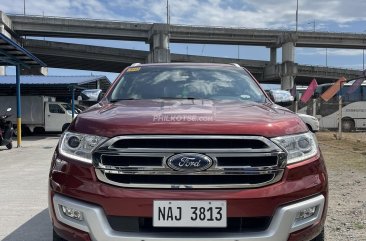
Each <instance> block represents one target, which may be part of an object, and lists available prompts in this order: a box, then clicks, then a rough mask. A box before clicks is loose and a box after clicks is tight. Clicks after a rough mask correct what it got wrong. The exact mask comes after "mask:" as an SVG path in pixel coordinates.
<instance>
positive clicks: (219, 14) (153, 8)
mask: <svg viewBox="0 0 366 241" xmlns="http://www.w3.org/2000/svg"><path fill="white" fill-rule="evenodd" d="M24 3H25V12H26V14H27V15H40V16H42V15H44V16H60V17H73V18H89V19H108V20H121V21H134V22H150V23H165V22H166V3H167V0H0V11H3V12H5V13H9V14H24ZM169 5H170V9H171V10H170V15H171V19H170V22H171V24H182V25H200V26H202V25H207V26H222V27H240V28H260V29H284V30H294V29H295V28H296V0H169ZM364 9H366V1H365V0H352V1H350V0H299V22H298V28H299V30H304V31H314V30H315V31H324V32H354V33H365V34H366V14H365V13H364V11H363V10H364ZM46 40H50V41H60V42H70V43H83V44H90V45H98V46H107V47H118V48H130V49H137V50H148V45H146V44H145V43H142V42H131V41H108V40H85V39H60V38H46ZM170 49H171V52H172V53H183V54H195V55H204V56H218V57H228V58H241V59H257V60H269V49H266V48H264V47H249V46H222V45H207V44H206V45H204V44H171V45H170ZM277 55H278V56H277V58H278V59H277V60H278V61H280V60H281V49H278V54H277ZM363 55H364V52H363V50H347V49H327V50H325V49H316V48H296V54H295V61H296V62H297V63H299V64H307V65H321V66H326V65H327V66H329V67H341V68H351V69H363V68H364V64H363V62H364V61H363V60H364V57H363ZM121 70H122V69H121ZM13 72H14V69H13V68H8V69H7V74H13ZM90 74H93V75H98V74H102V75H106V76H107V77H108V78H109V79H110V80H112V81H113V80H114V78H115V77H116V75H117V74H115V73H104V72H96V71H78V70H65V69H54V68H49V75H90Z"/></svg>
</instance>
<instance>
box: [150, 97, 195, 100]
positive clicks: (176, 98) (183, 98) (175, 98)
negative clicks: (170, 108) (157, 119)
mask: <svg viewBox="0 0 366 241" xmlns="http://www.w3.org/2000/svg"><path fill="white" fill-rule="evenodd" d="M157 99H162V100H197V99H198V98H195V97H159V98H157Z"/></svg>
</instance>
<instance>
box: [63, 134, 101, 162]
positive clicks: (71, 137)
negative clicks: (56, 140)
mask: <svg viewBox="0 0 366 241" xmlns="http://www.w3.org/2000/svg"><path fill="white" fill-rule="evenodd" d="M106 140H107V138H105V137H101V136H92V135H87V134H79V133H73V132H65V133H64V134H63V135H62V136H61V141H60V146H59V149H60V153H61V154H62V155H64V156H66V157H70V158H73V159H76V160H79V161H83V162H87V163H92V152H93V151H94V149H95V148H96V147H98V146H99V145H100V144H102V143H103V142H104V141H106Z"/></svg>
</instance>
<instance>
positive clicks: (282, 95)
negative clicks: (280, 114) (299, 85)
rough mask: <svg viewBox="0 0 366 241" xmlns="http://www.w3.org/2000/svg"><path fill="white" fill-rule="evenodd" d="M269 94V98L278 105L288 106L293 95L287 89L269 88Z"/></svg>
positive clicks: (292, 99)
mask: <svg viewBox="0 0 366 241" xmlns="http://www.w3.org/2000/svg"><path fill="white" fill-rule="evenodd" d="M269 95H270V97H271V99H272V100H273V101H274V102H275V103H276V104H277V105H280V106H284V107H286V106H290V105H291V104H292V102H293V101H294V97H293V96H292V95H291V93H290V92H289V91H287V90H270V91H269Z"/></svg>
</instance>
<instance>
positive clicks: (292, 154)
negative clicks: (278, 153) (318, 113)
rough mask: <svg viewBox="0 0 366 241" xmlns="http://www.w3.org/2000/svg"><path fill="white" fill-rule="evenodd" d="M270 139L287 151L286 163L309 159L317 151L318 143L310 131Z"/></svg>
mask: <svg viewBox="0 0 366 241" xmlns="http://www.w3.org/2000/svg"><path fill="white" fill-rule="evenodd" d="M272 141H273V142H274V143H276V144H277V145H279V146H280V147H282V148H283V149H285V150H286V151H287V164H292V163H296V162H300V161H303V160H306V159H309V158H310V157H313V156H315V155H316V154H317V153H318V143H317V140H316V137H315V135H314V134H313V133H311V132H308V133H305V134H300V135H291V136H282V137H276V138H273V139H272Z"/></svg>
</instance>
